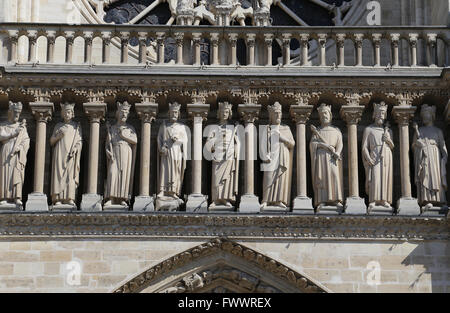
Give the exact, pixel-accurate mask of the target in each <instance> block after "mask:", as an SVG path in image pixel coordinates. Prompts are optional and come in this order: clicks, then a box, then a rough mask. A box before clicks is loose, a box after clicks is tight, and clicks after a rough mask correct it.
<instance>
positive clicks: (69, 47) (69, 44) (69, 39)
mask: <svg viewBox="0 0 450 313" xmlns="http://www.w3.org/2000/svg"><path fill="white" fill-rule="evenodd" d="M74 36H75V33H74V32H65V33H64V37H65V38H66V60H65V61H66V64H71V63H72V58H73V41H74V40H75V38H74Z"/></svg>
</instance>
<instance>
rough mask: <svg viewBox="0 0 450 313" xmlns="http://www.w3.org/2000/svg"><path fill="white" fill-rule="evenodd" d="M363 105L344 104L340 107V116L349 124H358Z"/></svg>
mask: <svg viewBox="0 0 450 313" xmlns="http://www.w3.org/2000/svg"><path fill="white" fill-rule="evenodd" d="M364 110H365V107H363V106H353V105H345V106H342V107H341V110H340V114H341V118H342V119H343V120H344V121H346V122H347V124H349V125H354V124H358V123H359V121H361V117H362V115H363V113H364Z"/></svg>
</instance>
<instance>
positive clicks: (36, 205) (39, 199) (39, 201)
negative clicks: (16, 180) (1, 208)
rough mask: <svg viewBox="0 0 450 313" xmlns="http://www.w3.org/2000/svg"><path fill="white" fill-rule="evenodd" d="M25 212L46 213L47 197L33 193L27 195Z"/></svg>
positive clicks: (39, 193)
mask: <svg viewBox="0 0 450 313" xmlns="http://www.w3.org/2000/svg"><path fill="white" fill-rule="evenodd" d="M25 211H38V212H43V211H48V203H47V195H46V194H44V193H41V192H33V193H30V194H29V195H28V201H27V203H26V205H25Z"/></svg>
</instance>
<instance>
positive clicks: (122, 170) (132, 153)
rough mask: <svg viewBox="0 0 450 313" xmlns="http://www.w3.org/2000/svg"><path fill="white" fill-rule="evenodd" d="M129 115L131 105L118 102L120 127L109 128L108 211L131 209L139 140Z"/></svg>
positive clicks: (106, 204) (107, 148)
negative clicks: (129, 122) (130, 123)
mask: <svg viewBox="0 0 450 313" xmlns="http://www.w3.org/2000/svg"><path fill="white" fill-rule="evenodd" d="M129 114H130V105H129V104H128V102H124V103H120V102H118V103H117V111H116V119H117V121H116V124H114V125H112V126H111V125H109V124H107V128H108V134H107V137H106V146H105V148H106V156H107V160H108V162H107V180H106V186H105V199H107V202H106V203H105V205H104V208H105V209H128V203H127V202H128V201H129V200H130V199H131V195H132V190H133V178H134V165H135V160H136V145H137V141H138V140H137V134H136V130H135V129H134V127H133V126H131V125H129V124H127V119H128V115H129Z"/></svg>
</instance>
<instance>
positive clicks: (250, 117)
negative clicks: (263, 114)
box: [238, 104, 261, 213]
mask: <svg viewBox="0 0 450 313" xmlns="http://www.w3.org/2000/svg"><path fill="white" fill-rule="evenodd" d="M238 111H239V114H240V115H241V117H242V120H243V121H244V123H245V163H244V164H245V176H244V194H243V195H242V196H241V202H240V204H239V209H238V211H239V212H241V213H258V212H259V211H260V207H261V205H260V203H259V199H258V196H256V195H255V189H254V179H255V171H254V164H255V163H254V162H255V160H256V153H255V152H256V145H255V144H256V140H255V139H256V137H255V130H256V127H255V121H256V120H257V119H258V117H259V113H260V111H261V105H260V104H240V105H239V107H238Z"/></svg>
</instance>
